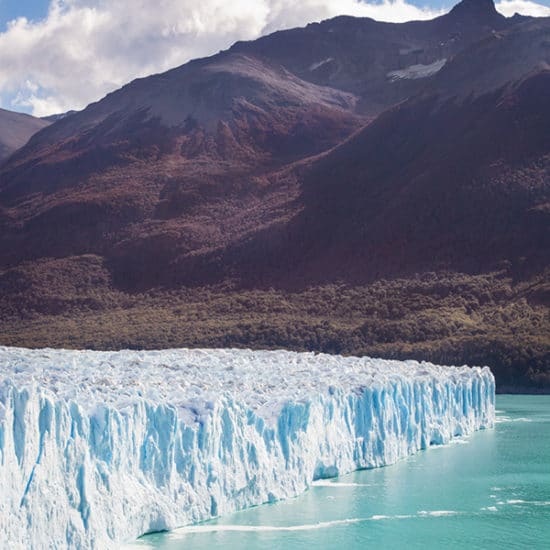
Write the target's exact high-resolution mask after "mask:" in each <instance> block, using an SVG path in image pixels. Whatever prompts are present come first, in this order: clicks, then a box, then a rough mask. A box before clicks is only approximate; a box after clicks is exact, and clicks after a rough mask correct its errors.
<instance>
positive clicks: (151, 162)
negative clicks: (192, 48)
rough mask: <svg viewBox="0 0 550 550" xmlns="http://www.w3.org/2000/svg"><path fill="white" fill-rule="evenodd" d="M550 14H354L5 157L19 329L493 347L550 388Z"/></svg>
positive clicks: (12, 289) (149, 339)
mask: <svg viewBox="0 0 550 550" xmlns="http://www.w3.org/2000/svg"><path fill="white" fill-rule="evenodd" d="M549 36H550V20H549V19H535V18H523V17H520V18H517V17H514V18H510V19H507V18H504V17H503V16H501V15H500V14H498V13H497V12H496V10H495V8H494V5H493V3H492V2H491V1H489V0H464V1H463V2H461V3H460V4H459V5H457V6H456V7H455V8H454V9H453V10H451V12H450V13H448V14H446V15H444V16H442V17H439V18H436V19H434V20H432V21H420V22H411V23H404V24H389V23H379V22H375V21H373V20H370V19H356V18H350V17H338V18H335V19H332V20H329V21H325V22H323V23H320V24H314V25H308V26H307V27H306V28H303V29H292V30H289V31H282V32H277V33H274V34H273V35H270V36H267V37H264V38H261V39H259V40H257V41H253V42H242V43H237V44H235V45H234V46H233V47H232V48H230V49H229V50H227V51H225V52H221V53H220V54H218V55H216V56H213V57H210V58H205V59H200V60H195V61H192V62H190V63H188V64H186V65H183V66H182V67H178V68H176V69H173V70H171V71H168V72H167V73H163V74H160V75H154V76H151V77H148V78H144V79H139V80H136V81H134V82H132V83H130V84H128V85H127V86H125V87H123V88H121V89H120V90H118V91H116V92H114V93H112V94H109V95H108V96H107V97H105V98H104V99H102V100H101V101H99V102H97V103H94V104H92V105H90V106H89V107H88V108H86V109H85V110H84V111H80V112H77V113H74V114H71V116H68V117H65V118H61V119H59V120H57V121H56V122H55V123H53V124H52V125H51V126H49V127H48V128H47V129H45V130H43V131H41V132H40V133H38V134H36V135H35V136H33V138H32V139H31V140H30V141H29V143H28V144H27V145H26V146H25V147H23V148H21V149H20V150H19V151H17V152H16V153H15V154H14V155H12V156H11V157H10V159H9V160H8V161H7V162H6V163H4V165H3V166H2V167H1V169H0V228H1V229H2V231H1V232H0V258H1V264H0V291H1V292H0V319H2V322H3V326H4V330H3V337H2V340H3V343H11V344H17V345H32V346H34V345H59V346H64V347H73V346H76V347H79V346H80V347H81V346H86V347H100V348H101V347H114V348H117V347H136V346H138V347H175V346H183V345H199V344H200V345H207V346H226V347H227V346H251V347H286V348H293V349H316V350H322V351H328V352H341V353H355V354H364V353H369V354H375V355H381V356H385V357H392V358H393V357H396V358H405V357H414V358H418V359H428V360H432V361H439V362H442V363H445V364H449V363H453V362H455V363H456V362H469V363H488V364H490V365H491V366H492V367H493V368H494V369H495V371H496V373H497V382H498V384H499V388H508V389H515V390H517V389H522V388H527V387H528V388H531V389H532V388H538V389H539V390H544V391H548V389H550V351H549V349H550V342H549V341H548V334H549V333H550V330H549V329H550V326H549V323H550V321H549V316H548V306H549V305H550V285H549V283H548V273H549V271H548V269H549V265H550V262H549V260H550V258H549V257H548V256H549V252H548V251H549V250H550V246H549V245H550V240H549V235H548V228H549V227H550V219H549V213H550V208H549V204H550V197H549V186H548V182H549V181H550V178H549V166H550V141H549V135H548V132H547V128H548V127H549V124H550V111H549V109H548V106H547V97H548V94H549V92H550V42H549V38H548V37H549Z"/></svg>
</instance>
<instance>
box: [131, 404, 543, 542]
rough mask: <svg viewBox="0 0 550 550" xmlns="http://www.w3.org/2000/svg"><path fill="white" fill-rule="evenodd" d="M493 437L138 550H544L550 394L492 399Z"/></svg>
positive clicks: (163, 537) (158, 538)
mask: <svg viewBox="0 0 550 550" xmlns="http://www.w3.org/2000/svg"><path fill="white" fill-rule="evenodd" d="M497 409H498V411H499V412H498V413H497V424H496V427H495V429H494V430H487V431H482V432H478V433H476V434H474V435H473V436H471V437H470V438H468V439H467V440H466V441H461V442H459V443H453V444H451V445H449V446H446V447H441V448H433V449H430V450H429V451H427V452H422V453H419V454H417V455H415V456H413V457H411V458H409V459H406V460H403V461H402V462H399V463H398V464H395V465H393V466H388V467H386V468H379V469H375V470H367V471H362V472H357V473H354V474H351V475H348V476H344V477H340V478H338V479H335V480H331V481H328V482H324V483H323V484H322V485H317V486H315V487H312V488H311V489H310V490H309V491H308V492H307V493H306V494H304V495H302V496H300V497H298V498H296V499H292V500H288V501H284V502H279V503H276V504H272V505H265V506H259V507H256V508H253V509H250V510H246V511H243V512H239V513H236V514H233V515H231V516H226V517H224V518H221V519H218V520H215V521H210V522H207V523H203V524H201V525H198V526H193V527H188V528H184V529H180V530H177V531H174V532H170V533H163V534H156V535H150V536H147V537H143V538H142V539H140V540H139V541H138V543H136V545H135V548H136V549H139V548H143V549H147V548H150V549H164V550H176V549H191V550H207V549H208V550H211V549H213V548H223V549H224V550H237V549H247V550H256V549H269V550H278V549H280V550H283V549H284V550H301V549H313V548H315V549H324V550H326V549H341V550H352V549H359V548H361V549H363V548H375V547H382V548H384V549H393V548H396V549H397V548H399V549H401V548H405V549H407V550H412V549H416V548H418V549H422V550H425V549H429V548H434V549H435V548H437V549H439V548H452V549H455V548H456V549H461V548H464V549H468V550H472V549H483V550H485V549H493V548H494V549H499V550H500V549H507V548H514V549H516V548H518V549H519V548H525V549H539V548H540V549H550V396H509V395H505V396H498V397H497Z"/></svg>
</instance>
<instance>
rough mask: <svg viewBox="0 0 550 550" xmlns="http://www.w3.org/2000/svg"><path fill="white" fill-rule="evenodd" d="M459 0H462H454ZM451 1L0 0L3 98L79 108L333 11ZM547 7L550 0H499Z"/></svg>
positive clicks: (378, 12)
mask: <svg viewBox="0 0 550 550" xmlns="http://www.w3.org/2000/svg"><path fill="white" fill-rule="evenodd" d="M456 1H458V0H456ZM454 3H456V2H453V1H452V0H0V107H3V108H5V109H10V110H14V111H22V112H27V113H31V114H34V115H35V116H45V115H49V114H54V113H62V112H65V111H68V110H70V109H82V108H84V107H85V106H86V105H87V104H89V103H90V102H93V101H97V100H98V99H101V98H102V97H103V96H105V94H107V93H109V92H111V91H113V90H115V89H117V88H119V87H120V86H122V85H123V84H125V83H127V82H129V81H131V80H133V79H134V78H137V77H142V76H147V75H150V74H153V73H159V72H162V71H165V70H167V69H169V68H172V67H176V66H179V65H182V64H183V63H185V62H187V61H189V60H190V59H193V58H197V57H204V56H207V55H212V54H214V53H216V52H218V51H219V50H221V49H226V48H228V47H229V46H230V45H231V44H233V43H234V42H236V41H237V40H251V39H254V38H257V37H259V36H262V35H264V34H268V33H270V32H273V31H275V30H278V29H283V28H289V27H296V26H303V25H305V24H307V23H309V22H313V21H320V20H322V19H327V18H329V17H334V16H336V15H342V14H347V15H355V16H364V17H372V18H374V19H378V20H382V21H395V22H401V21H407V20H411V19H430V18H432V17H435V16H437V15H441V14H443V13H445V12H446V11H448V10H449V9H450V8H451V7H452V5H453V4H454ZM496 5H497V9H498V10H499V11H500V12H501V13H503V14H504V15H506V16H512V15H513V14H514V13H515V12H518V13H522V14H524V15H538V16H550V0H496Z"/></svg>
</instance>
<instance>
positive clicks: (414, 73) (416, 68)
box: [387, 59, 447, 82]
mask: <svg viewBox="0 0 550 550" xmlns="http://www.w3.org/2000/svg"><path fill="white" fill-rule="evenodd" d="M445 63H447V59H438V60H437V61H434V62H433V63H430V64H429V65H422V64H421V63H419V64H418V65H409V66H408V67H405V68H404V69H399V70H398V71H390V72H389V73H388V74H387V76H388V78H389V80H390V81H391V82H395V81H397V80H402V79H411V80H415V79H417V78H426V77H428V76H433V75H434V74H436V73H438V72H439V71H440V70H441V69H442V68H443V67H444V66H445Z"/></svg>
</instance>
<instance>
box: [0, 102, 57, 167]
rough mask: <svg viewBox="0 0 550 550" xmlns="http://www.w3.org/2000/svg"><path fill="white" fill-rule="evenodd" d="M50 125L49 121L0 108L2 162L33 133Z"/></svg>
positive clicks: (0, 156) (0, 160)
mask: <svg viewBox="0 0 550 550" xmlns="http://www.w3.org/2000/svg"><path fill="white" fill-rule="evenodd" d="M48 125H49V122H48V121H44V120H41V119H39V118H35V117H32V116H30V115H26V114H23V113H14V112H12V111H6V110H5V109H0V162H2V161H3V160H4V159H6V158H8V157H9V156H10V155H11V154H12V153H13V152H14V151H16V150H17V149H19V148H20V147H22V146H23V145H25V143H27V141H29V138H30V137H31V136H32V135H33V134H35V133H36V132H38V131H39V130H41V129H42V128H45V127H46V126H48Z"/></svg>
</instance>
